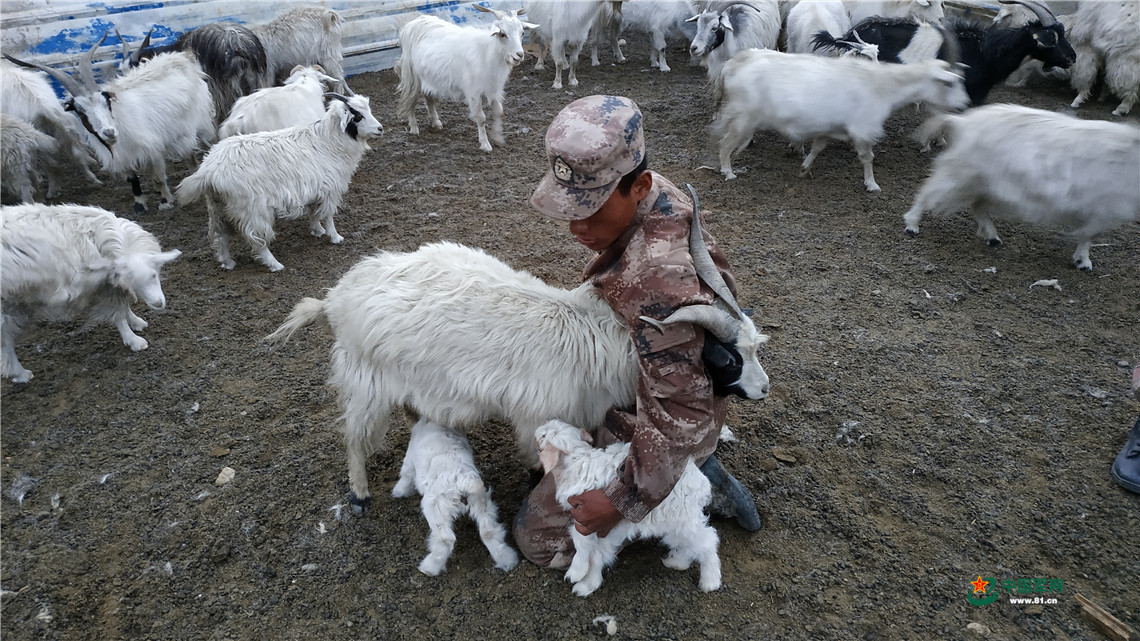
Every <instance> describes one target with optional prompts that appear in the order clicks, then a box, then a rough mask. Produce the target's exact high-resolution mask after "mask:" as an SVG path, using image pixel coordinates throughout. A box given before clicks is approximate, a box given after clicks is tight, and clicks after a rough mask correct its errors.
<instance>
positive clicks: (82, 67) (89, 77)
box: [75, 31, 107, 91]
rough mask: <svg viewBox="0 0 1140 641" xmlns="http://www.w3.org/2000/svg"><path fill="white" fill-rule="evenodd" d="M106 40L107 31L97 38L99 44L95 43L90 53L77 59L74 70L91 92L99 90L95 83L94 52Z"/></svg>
mask: <svg viewBox="0 0 1140 641" xmlns="http://www.w3.org/2000/svg"><path fill="white" fill-rule="evenodd" d="M106 39H107V31H103V37H102V38H99V42H96V43H95V46H94V47H91V50H90V51H88V52H87V53H85V54H83V56H82V57H81V58H80V59H79V64H78V65H77V66H76V68H75V70H76V71H77V72H78V73H79V78H80V79H81V80H82V81H83V84H85V85H87V88H88V89H90V90H91V91H96V90H98V89H99V83H97V82H95V65H94V59H95V50H96V49H98V48H99V47H100V46H102V45H103V41H104V40H106Z"/></svg>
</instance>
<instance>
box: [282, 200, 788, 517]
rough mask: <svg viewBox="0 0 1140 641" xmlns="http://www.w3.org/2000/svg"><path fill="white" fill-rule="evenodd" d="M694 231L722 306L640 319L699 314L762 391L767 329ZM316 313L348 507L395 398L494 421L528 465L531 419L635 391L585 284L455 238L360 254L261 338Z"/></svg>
mask: <svg viewBox="0 0 1140 641" xmlns="http://www.w3.org/2000/svg"><path fill="white" fill-rule="evenodd" d="M694 220H696V218H694ZM705 243H706V241H705V240H704V237H703V236H702V234H701V231H700V225H699V223H698V224H694V225H692V226H691V234H690V240H689V244H690V252H691V254H692V256H693V262H694V266H695V269H696V273H697V274H698V276H700V277H701V279H702V281H703V282H705V283H706V284H708V285H709V287H710V288H712V289H713V291H715V292H716V293H717V297H718V305H723V306H725V307H727V309H728V310H730V311H725V310H724V309H722V308H721V307H720V306H712V305H709V306H704V305H693V306H688V307H683V308H681V309H680V310H677V311H676V312H675V313H674V314H672V315H671V316H669V317H668V318H666V319H663V320H660V321H656V320H653V319H647V318H646V317H642V320H644V321H645V322H649V323H651V324H653V323H657V322H660V323H663V324H669V323H676V322H691V323H697V324H700V325H702V326H704V327H705V328H706V330H708V331H709V332H711V333H712V334H713V335H714V336H716V337H717V338H718V339H719V340H720V341H722V342H724V343H726V344H731V345H733V346H734V347H735V349H736V350H737V351H738V352H739V354H740V355H741V358H739V359H737V361H738V362H739V363H742V369H741V370H740V371H739V373H738V374H736V376H737V378H736V379H735V381H734V382H732V383H731V385H730V386H729V391H731V392H732V393H734V394H737V395H740V396H744V397H746V398H751V399H759V398H764V397H765V396H767V395H768V391H769V385H768V376H767V375H766V374H765V373H764V368H763V367H762V366H761V365H760V362H759V360H758V357H757V353H756V352H757V348H758V347H759V346H760V344H761V343H763V342H765V341H767V340H768V337H767V336H764V335H763V334H760V333H759V332H758V331H756V327H755V326H754V325H753V324H752V321H751V320H750V319H749V318H748V317H747V316H746V315H745V314H744V313H743V312H742V311H741V310H740V308H739V307H738V306H737V305H736V301H735V300H734V299H733V298H732V294H731V292H730V291H729V289H728V288H727V286H726V285H725V283H724V281H723V279H722V278H721V276H720V272H719V271H718V270H717V268H716V266H715V265H714V264H713V261H712V259H711V257H710V256H709V253H708V249H707V246H706V245H705ZM322 317H323V318H326V319H327V320H328V323H329V325H331V326H332V330H333V333H334V334H335V336H336V341H335V343H334V344H333V348H332V373H331V375H330V379H331V382H332V385H333V386H334V387H336V388H337V391H338V393H339V396H340V403H341V406H342V407H343V409H344V415H343V418H344V421H345V432H344V434H345V437H344V438H345V444H346V445H347V448H348V478H349V484H350V486H351V488H352V495H351V497H350V501H351V502H352V504H353V505H354V506H356V508H357V509H358V510H363V509H365V508H366V507H367V506H368V504H369V501H370V499H369V497H370V495H369V492H368V474H367V470H366V466H365V463H366V461H367V459H368V457H369V456H371V454H372V453H373V452H375V451H376V450H377V449H380V448H382V447H383V446H384V443H385V437H386V435H387V432H388V421H389V414H390V413H391V411H392V410H393V409H394V408H396V407H398V406H401V405H404V406H407V407H410V408H412V409H414V410H415V411H416V412H417V413H419V415H420V416H421V417H423V418H426V419H428V420H431V421H435V422H437V423H441V424H444V425H451V426H456V427H464V426H469V425H475V424H478V423H482V422H484V421H487V420H490V419H494V418H501V419H505V420H507V421H509V422H511V423H513V425H514V428H515V434H516V437H517V443H518V446H519V451H520V454H521V456H522V459H523V460H524V462H525V463H526V464H528V465H529V466H531V467H534V466H536V465H537V463H538V455H537V449H536V444H535V440H534V430H535V428H537V427H538V426H539V425H541V424H543V423H545V422H546V421H548V420H551V419H552V418H557V419H560V420H564V421H567V422H569V423H573V424H575V425H582V426H587V427H589V428H590V429H592V428H594V427H596V426H597V425H599V424H600V423H601V421H602V418H603V417H604V416H605V413H606V411H608V410H609V408H611V407H628V406H629V405H630V404H631V403H633V400H634V394H635V390H636V386H637V378H638V368H637V360H636V353H635V351H634V346H633V343H632V340H631V338H630V332H629V328H628V327H627V326H626V325H625V323H623V322H622V320H621V319H620V317H618V316H617V314H616V313H614V311H613V309H612V308H611V307H610V306H609V305H608V304H607V303H606V302H605V301H603V300H601V299H600V298H598V295H597V293H596V290H595V288H594V286H593V285H592V284H591V283H588V282H587V283H584V284H583V285H581V286H579V287H578V288H576V289H573V290H569V291H567V290H564V289H559V288H557V287H551V286H550V285H547V284H546V283H544V282H542V281H541V280H539V279H537V278H535V277H534V276H531V275H530V274H528V273H526V272H519V271H515V270H513V269H511V268H510V267H508V266H507V265H505V264H503V263H502V262H500V261H498V260H496V259H495V258H492V257H491V256H488V255H487V254H485V253H483V252H482V251H480V250H477V249H472V248H470V247H465V246H463V245H456V244H452V243H446V242H444V243H434V244H430V245H424V246H423V247H420V248H419V250H417V251H415V252H412V253H407V254H402V253H392V252H382V253H380V254H378V255H376V256H373V257H371V258H367V259H364V260H363V261H361V262H360V263H357V265H356V266H355V267H353V268H352V269H350V270H349V271H348V273H346V274H345V275H344V276H343V277H342V278H341V279H340V282H339V283H338V284H337V285H336V286H335V287H333V288H332V289H331V290H329V292H328V293H327V294H326V296H325V298H324V300H317V299H314V298H304V299H302V300H301V301H300V302H299V303H297V306H296V307H295V308H294V309H293V312H292V313H291V314H290V315H289V318H288V319H287V320H286V321H285V322H284V323H283V324H282V325H281V327H279V328H278V329H277V330H276V331H275V332H273V333H272V334H270V335H269V336H268V337H267V340H269V341H271V342H282V341H285V340H288V339H289V337H290V336H292V335H293V333H294V332H296V331H297V330H299V329H301V328H302V327H305V326H306V325H309V324H311V323H312V322H314V321H316V320H318V319H320V318H322Z"/></svg>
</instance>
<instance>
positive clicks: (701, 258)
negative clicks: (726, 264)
mask: <svg viewBox="0 0 1140 641" xmlns="http://www.w3.org/2000/svg"><path fill="white" fill-rule="evenodd" d="M685 187H687V188H688V190H689V194H690V195H691V196H692V197H693V224H692V225H691V226H690V227H689V254H691V255H692V257H693V267H695V268H696V270H697V276H698V277H699V278H700V279H701V280H703V281H704V282H705V284H706V285H708V286H709V288H710V289H712V290H713V292H715V293H716V295H717V296H720V298H721V299H722V300H723V301H724V302H725V304H727V305H728V307H729V309H731V310H732V311H733V312H734V313H735V314H736V317H737V318H743V317H744V312H742V311H740V306H739V305H737V304H736V298H735V297H734V296H733V295H732V291H730V290H729V289H728V284H727V283H725V282H724V277H722V276H721V275H720V270H719V269H717V267H716V263H714V262H713V259H712V255H711V254H709V248H708V245H706V244H705V238H704V235H702V234H701V212H700V208H701V202H700V200H699V199H698V198H697V192H696V190H695V189H693V186H692V185H689V184H686V185H685Z"/></svg>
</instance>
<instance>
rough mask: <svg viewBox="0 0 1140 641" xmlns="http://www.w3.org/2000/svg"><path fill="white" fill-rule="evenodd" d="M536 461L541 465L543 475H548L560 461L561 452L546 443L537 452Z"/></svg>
mask: <svg viewBox="0 0 1140 641" xmlns="http://www.w3.org/2000/svg"><path fill="white" fill-rule="evenodd" d="M538 461H539V462H540V463H542V471H543V473H545V474H550V471H551V470H553V469H554V468H556V467H558V464H559V463H560V462H561V461H562V450H560V449H558V448H557V447H554V446H553V445H550V444H549V443H548V444H546V445H545V446H544V447H543V448H542V449H541V450H539V451H538Z"/></svg>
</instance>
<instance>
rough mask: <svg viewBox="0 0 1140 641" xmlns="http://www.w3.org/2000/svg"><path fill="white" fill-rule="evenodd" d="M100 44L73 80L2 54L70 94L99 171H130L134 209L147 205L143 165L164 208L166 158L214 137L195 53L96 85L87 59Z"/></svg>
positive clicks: (169, 203)
mask: <svg viewBox="0 0 1140 641" xmlns="http://www.w3.org/2000/svg"><path fill="white" fill-rule="evenodd" d="M104 38H106V35H104ZM100 44H102V40H100V41H99V43H98V44H96V45H95V46H94V47H92V48H91V50H90V51H88V52H87V53H86V54H85V55H83V56H82V57H81V59H80V61H79V65H78V67H77V70H76V75H78V77H79V80H78V81H77V80H76V79H75V77H74V76H71V75H68V74H66V73H64V72H62V71H59V70H57V69H52V68H51V67H45V66H43V65H40V64H36V63H29V62H23V61H20V60H17V59H15V58H13V57H11V56H7V55H6V54H5V56H6V57H7V58H8V59H9V60H11V61H12V62H15V63H16V64H19V65H23V66H25V67H33V68H36V69H39V70H41V71H44V72H46V73H47V74H48V75H50V76H52V77H53V78H55V79H56V80H58V81H59V83H60V84H61V85H63V87H64V89H66V90H67V92H68V93H69V94H71V98H70V99H68V100H67V102H66V103H65V108H66V110H67V111H70V112H72V113H74V114H75V117H76V118H77V119H78V120H79V122H80V123H81V124H82V126H83V132H82V133H83V134H84V136H85V138H86V142H87V146H88V147H90V148H91V149H92V150H93V151H94V152H95V155H96V157H97V158H98V159H99V162H100V163H102V166H103V170H104V171H106V172H109V173H111V174H112V175H115V176H129V177H130V180H131V186H132V189H133V191H134V197H135V213H136V214H138V213H144V212H145V211H146V199H145V198H144V197H143V193H142V187H141V185H140V184H139V178H138V172H140V171H143V170H146V171H148V172H149V173H150V175H151V176H152V177H153V178H154V180H156V181H157V182H158V183H159V186H160V189H161V192H162V202H161V204H159V206H158V208H159V209H170V208H171V207H173V206H174V196H173V195H172V194H171V193H170V187H169V185H168V184H167V182H166V161H167V160H172V161H179V160H185V159H186V158H189V157H190V156H191V154H193V153H194V152H195V151H197V150H198V149H200V148H202V146H203V145H205V144H209V143H211V142H213V140H214V138H215V136H216V132H215V129H214V106H213V102H212V101H211V100H210V89H209V87H208V86H207V85H206V75H205V74H204V73H203V72H202V69H201V67H199V66H198V62H197V60H195V59H194V56H193V54H187V53H181V52H171V53H164V54H159V55H157V56H155V57H153V58H151V59H150V60H147V61H144V62H143V63H142V64H140V65H139V66H138V67H136V68H134V69H131V70H130V71H129V72H127V73H126V74H125V75H123V76H120V77H119V78H116V79H114V80H112V81H110V82H107V83H104V84H103V85H99V84H97V83H96V82H95V73H94V69H93V67H92V64H91V58H92V56H93V55H94V53H95V50H96V49H98V48H99V45H100Z"/></svg>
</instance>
